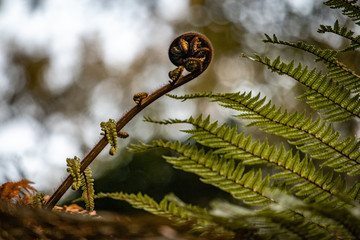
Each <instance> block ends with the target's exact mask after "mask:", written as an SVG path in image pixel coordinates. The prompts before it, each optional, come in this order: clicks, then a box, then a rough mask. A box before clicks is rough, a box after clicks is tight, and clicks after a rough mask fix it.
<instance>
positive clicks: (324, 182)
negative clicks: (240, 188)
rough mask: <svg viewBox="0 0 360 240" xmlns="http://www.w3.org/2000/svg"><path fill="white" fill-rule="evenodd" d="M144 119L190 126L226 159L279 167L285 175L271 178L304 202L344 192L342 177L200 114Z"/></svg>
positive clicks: (197, 138)
mask: <svg viewBox="0 0 360 240" xmlns="http://www.w3.org/2000/svg"><path fill="white" fill-rule="evenodd" d="M145 120H146V121H148V122H153V123H158V124H176V123H187V124H191V125H192V126H194V129H191V130H182V131H183V132H186V133H189V134H191V137H190V138H191V139H194V140H195V141H196V142H198V143H200V144H201V145H203V146H206V147H208V148H211V149H216V150H215V151H214V152H213V153H214V154H220V155H222V156H223V157H224V158H226V159H238V160H241V161H242V163H243V164H246V165H248V164H260V163H266V164H269V165H272V166H274V167H277V168H280V169H281V170H282V172H280V173H278V174H275V175H273V176H272V177H271V178H273V179H280V180H281V181H282V182H283V183H284V184H285V185H292V187H291V191H292V192H295V193H296V195H297V196H300V197H302V198H303V199H304V201H305V202H314V201H316V202H317V201H319V202H323V201H326V200H329V199H330V198H331V197H334V196H335V195H337V194H338V193H339V192H340V190H341V191H342V190H344V189H345V182H344V181H343V180H342V179H341V178H336V179H335V178H333V177H332V176H328V175H326V176H324V175H323V172H322V170H319V171H315V166H314V164H313V162H312V161H311V160H309V159H307V158H306V157H305V158H304V159H302V160H301V159H300V156H299V153H296V154H295V155H293V154H292V152H291V151H286V150H285V147H284V145H281V147H280V149H277V148H276V146H274V145H272V146H269V144H268V142H267V141H265V142H264V143H260V142H259V141H257V142H252V141H251V136H248V137H246V136H245V135H244V134H243V133H241V134H238V133H237V130H236V127H233V128H231V127H227V126H226V125H225V124H223V125H221V126H220V127H218V125H217V122H213V123H211V122H210V116H208V117H207V118H205V119H203V118H202V115H200V116H199V117H198V118H196V119H194V118H192V117H190V118H189V119H185V120H179V119H169V120H164V121H154V120H152V119H151V118H145Z"/></svg>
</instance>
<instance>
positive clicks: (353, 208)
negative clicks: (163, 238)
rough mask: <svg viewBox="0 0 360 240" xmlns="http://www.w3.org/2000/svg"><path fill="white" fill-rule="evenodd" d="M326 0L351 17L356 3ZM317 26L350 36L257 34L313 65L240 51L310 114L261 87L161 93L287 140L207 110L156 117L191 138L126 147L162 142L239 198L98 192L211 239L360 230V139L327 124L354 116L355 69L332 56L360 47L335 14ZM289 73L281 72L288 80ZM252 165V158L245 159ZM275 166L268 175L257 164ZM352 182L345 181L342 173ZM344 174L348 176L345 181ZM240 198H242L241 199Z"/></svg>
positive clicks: (358, 112)
mask: <svg viewBox="0 0 360 240" xmlns="http://www.w3.org/2000/svg"><path fill="white" fill-rule="evenodd" d="M325 5H328V6H330V7H331V8H341V9H342V13H343V14H344V15H346V16H348V17H349V18H350V19H351V20H353V21H354V22H355V23H356V24H357V25H360V5H358V4H356V1H350V0H330V1H327V2H325ZM318 32H319V33H328V34H336V35H338V36H339V37H343V38H346V39H348V40H349V41H350V43H349V45H348V46H347V47H346V48H344V49H342V50H331V49H320V48H318V47H316V46H312V45H308V44H306V43H304V42H297V43H291V42H287V41H282V40H279V39H278V38H277V37H276V36H275V35H274V36H272V37H270V36H269V35H267V34H265V40H264V42H265V43H270V44H274V45H276V44H280V45H285V46H288V47H293V48H297V49H301V50H303V51H305V52H307V53H310V54H312V55H314V57H315V61H320V62H323V63H324V64H325V66H326V68H327V70H328V72H327V73H322V72H320V71H318V70H316V69H315V68H312V67H310V66H303V65H302V64H298V65H295V64H294V61H291V62H289V63H285V62H282V61H281V59H280V57H278V58H276V59H274V60H271V59H269V58H268V57H262V56H259V55H254V56H246V55H244V57H245V58H247V59H250V60H252V61H256V62H258V63H260V64H263V65H265V66H266V67H267V68H269V69H270V70H271V71H273V72H276V73H278V74H280V75H287V76H289V77H290V78H292V79H293V80H295V81H297V82H298V83H299V84H302V85H303V86H305V87H306V90H305V92H304V93H303V94H301V95H300V96H299V97H298V99H299V100H303V101H305V102H306V103H307V104H308V105H309V106H310V107H311V108H312V109H314V110H315V111H316V112H317V113H318V116H317V117H311V116H310V115H309V114H307V113H306V112H305V111H303V112H293V113H290V112H288V111H287V110H284V109H281V108H280V107H277V106H275V105H274V104H272V103H271V101H269V100H267V99H266V98H265V97H261V96H260V94H258V95H255V96H254V95H253V94H252V93H251V92H239V93H210V92H209V93H195V94H190V95H184V96H176V95H169V96H170V97H172V98H176V99H179V100H183V101H185V100H189V99H195V98H208V99H210V100H212V101H213V102H215V103H217V104H219V105H220V106H222V107H225V108H230V109H233V110H236V111H237V112H238V114H237V115H236V117H237V118H240V119H245V120H247V121H248V122H249V125H248V126H255V127H257V128H259V129H260V130H262V131H264V132H266V133H270V134H275V135H278V136H281V137H283V138H284V139H286V141H287V142H288V143H289V144H290V145H293V146H294V147H296V151H294V150H287V149H286V147H285V145H284V144H281V145H280V146H275V145H274V144H272V143H271V142H269V141H267V140H265V141H259V140H253V139H252V137H251V136H247V135H245V134H244V133H241V132H239V131H238V130H237V128H236V127H230V126H227V125H226V124H223V125H220V126H219V125H218V123H217V122H216V121H211V119H210V116H207V117H203V116H202V115H199V116H197V117H189V118H188V119H181V120H180V119H168V120H161V121H156V120H153V119H151V118H150V117H148V118H146V119H145V121H148V122H151V123H156V124H164V125H167V124H179V123H180V124H186V125H189V126H190V128H188V129H186V130H183V131H184V132H185V133H187V134H189V136H190V139H192V140H193V141H191V142H195V144H190V143H181V142H178V141H175V142H171V141H163V140H154V141H152V142H151V143H148V144H145V143H139V144H136V145H131V146H130V150H131V151H133V152H140V151H149V150H151V149H158V148H162V149H168V150H171V151H172V152H174V153H176V156H164V159H165V160H166V161H167V162H169V163H170V164H172V165H173V166H174V167H175V168H177V169H181V170H183V171H186V172H190V173H193V174H196V175H198V176H199V177H200V179H201V181H203V182H204V183H207V184H211V185H213V186H215V187H217V188H219V189H221V190H223V191H225V192H228V193H230V194H231V195H232V196H233V198H234V199H237V200H239V201H241V202H242V203H243V204H244V205H241V206H240V205H234V204H230V203H226V202H219V201H217V202H212V204H211V206H212V209H210V210H209V209H203V208H200V207H197V206H192V205H190V204H186V203H184V202H182V201H181V200H180V199H178V198H177V197H176V196H174V195H169V196H165V197H164V199H163V200H162V201H161V202H156V201H155V200H154V199H153V198H151V197H150V196H147V195H144V194H141V193H139V194H137V195H135V194H126V193H122V192H120V193H99V194H97V195H96V196H95V198H103V197H109V198H113V199H117V200H123V201H127V202H129V203H130V204H131V205H132V206H134V207H135V208H141V209H144V210H146V211H148V212H150V213H153V214H155V215H159V216H164V217H168V218H170V219H172V220H174V221H175V222H177V223H180V224H188V226H190V228H191V229H192V231H194V232H198V233H200V234H201V235H207V236H212V237H214V236H215V237H218V238H219V239H360V207H359V206H360V205H359V203H360V183H359V182H358V179H359V175H360V152H359V147H360V141H359V139H358V138H357V137H356V136H350V137H342V136H341V132H339V131H335V130H334V127H333V123H335V122H345V121H349V120H351V119H358V118H360V95H359V94H360V77H359V75H357V74H356V73H355V72H354V71H352V70H351V69H349V68H348V67H347V66H345V64H343V63H342V62H340V61H339V60H338V59H337V56H338V55H339V54H341V53H342V52H345V51H356V50H357V48H359V47H360V36H359V35H356V34H355V33H354V32H353V31H350V30H348V29H347V28H346V27H342V26H340V23H339V22H338V21H336V22H335V24H334V25H333V26H324V25H321V26H320V28H319V30H318ZM289 80H290V79H289ZM250 165H251V167H249V166H250ZM264 166H265V167H266V168H274V169H277V171H276V172H277V173H276V174H274V175H271V176H270V175H265V174H263V173H262V170H263V169H264ZM349 179H350V180H351V181H348V182H347V181H346V180H349ZM349 182H351V184H350V183H349ZM244 206H245V207H244Z"/></svg>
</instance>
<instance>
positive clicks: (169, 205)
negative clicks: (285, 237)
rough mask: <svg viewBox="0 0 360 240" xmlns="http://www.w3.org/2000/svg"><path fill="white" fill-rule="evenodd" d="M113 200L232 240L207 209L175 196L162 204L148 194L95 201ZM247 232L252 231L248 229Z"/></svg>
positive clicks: (118, 195) (113, 195)
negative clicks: (213, 220) (213, 219)
mask: <svg viewBox="0 0 360 240" xmlns="http://www.w3.org/2000/svg"><path fill="white" fill-rule="evenodd" d="M98 198H112V199H115V200H122V201H126V202H128V203H129V204H131V205H132V206H133V207H134V208H140V209H144V210H145V211H147V212H150V213H152V214H154V215H157V216H161V217H166V218H169V219H170V220H173V221H175V222H176V223H178V224H180V225H184V224H189V225H190V226H191V228H192V231H195V232H200V233H203V234H209V235H212V236H218V237H220V236H221V237H222V238H223V239H232V238H233V237H234V233H233V232H232V231H230V230H227V229H225V228H223V227H222V226H220V225H218V224H216V223H214V222H212V221H211V220H210V217H209V214H208V212H207V210H206V209H203V208H200V207H197V206H192V205H188V204H184V203H182V202H180V201H179V200H177V199H174V197H173V196H165V197H164V198H163V199H162V200H161V202H160V203H157V202H156V201H155V200H154V199H153V198H151V197H149V196H148V195H146V194H141V193H138V194H127V193H122V192H118V193H98V194H97V195H96V196H95V199H98ZM247 230H250V228H249V227H248V228H247Z"/></svg>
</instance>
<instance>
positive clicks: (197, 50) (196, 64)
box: [169, 32, 213, 84]
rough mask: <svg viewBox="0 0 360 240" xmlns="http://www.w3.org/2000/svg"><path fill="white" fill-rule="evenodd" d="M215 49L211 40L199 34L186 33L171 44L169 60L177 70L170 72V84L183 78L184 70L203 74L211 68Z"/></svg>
mask: <svg viewBox="0 0 360 240" xmlns="http://www.w3.org/2000/svg"><path fill="white" fill-rule="evenodd" d="M212 53H213V48H212V45H211V42H210V41H209V39H207V38H206V37H205V36H204V35H202V34H199V33H192V32H190V33H185V34H182V35H180V36H178V37H177V38H175V39H174V41H173V42H172V43H171V45H170V48H169V59H170V61H171V62H172V63H173V64H174V65H175V66H178V67H177V68H176V69H174V70H172V71H170V72H169V77H170V83H173V84H174V83H175V82H176V81H177V80H179V79H180V78H181V77H182V73H183V71H184V69H186V71H188V72H190V73H202V72H203V71H205V69H206V68H207V67H208V66H209V64H210V62H211V58H212Z"/></svg>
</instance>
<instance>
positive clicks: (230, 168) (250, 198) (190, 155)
mask: <svg viewBox="0 0 360 240" xmlns="http://www.w3.org/2000/svg"><path fill="white" fill-rule="evenodd" d="M159 147H161V148H164V149H169V150H171V151H174V152H176V153H177V154H179V155H180V157H169V156H164V158H165V160H166V161H167V162H169V163H170V164H172V165H173V166H174V167H175V168H178V169H181V170H183V171H186V172H191V173H194V174H196V175H198V176H200V177H201V181H202V182H204V183H207V184H211V185H214V186H215V187H218V188H220V189H222V190H223V191H226V192H229V193H230V194H231V195H232V196H233V197H234V198H235V199H239V200H243V201H244V203H246V204H249V205H265V204H267V203H269V202H271V199H269V198H268V197H266V195H264V194H263V191H264V189H265V188H267V187H269V178H268V177H265V178H264V179H263V178H262V174H261V171H260V170H259V171H258V172H256V173H255V171H253V170H252V171H248V172H245V166H244V165H243V164H241V163H238V164H236V163H235V161H234V160H232V159H231V160H228V159H225V158H219V157H218V156H217V155H216V154H213V152H212V151H209V152H205V151H204V150H203V149H200V150H199V149H198V148H197V147H196V146H192V147H191V146H190V145H181V144H180V142H163V141H161V140H154V141H153V142H152V144H151V145H146V144H143V143H140V144H139V145H134V144H132V145H130V148H129V150H130V151H133V152H139V151H146V150H150V149H154V148H159Z"/></svg>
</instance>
